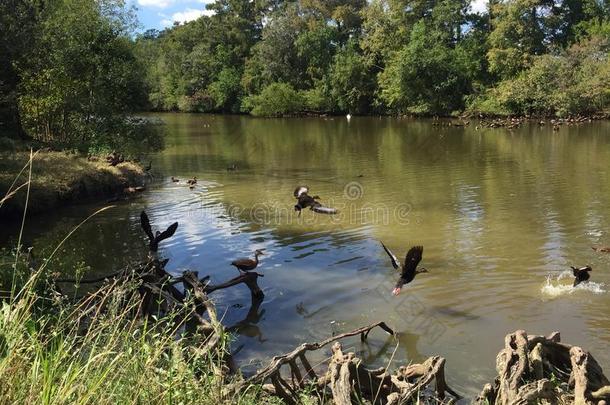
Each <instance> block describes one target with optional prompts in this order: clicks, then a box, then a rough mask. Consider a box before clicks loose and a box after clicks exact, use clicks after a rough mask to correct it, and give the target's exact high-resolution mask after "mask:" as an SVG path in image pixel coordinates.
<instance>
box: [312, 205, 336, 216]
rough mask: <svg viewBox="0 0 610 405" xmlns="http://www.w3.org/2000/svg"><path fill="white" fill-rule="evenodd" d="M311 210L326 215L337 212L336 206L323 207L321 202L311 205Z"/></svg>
mask: <svg viewBox="0 0 610 405" xmlns="http://www.w3.org/2000/svg"><path fill="white" fill-rule="evenodd" d="M311 210H312V211H313V212H317V213H318V214H326V215H334V214H337V213H339V210H338V209H336V208H330V207H325V206H323V205H322V204H316V205H313V206H312V207H311Z"/></svg>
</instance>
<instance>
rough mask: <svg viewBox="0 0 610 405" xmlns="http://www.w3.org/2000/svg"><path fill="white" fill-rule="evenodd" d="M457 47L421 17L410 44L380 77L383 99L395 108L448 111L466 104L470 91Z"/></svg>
mask: <svg viewBox="0 0 610 405" xmlns="http://www.w3.org/2000/svg"><path fill="white" fill-rule="evenodd" d="M459 62H460V60H459V58H457V57H456V52H455V50H453V49H451V48H449V47H447V46H445V45H444V44H443V41H441V40H439V38H438V34H436V35H435V32H434V31H432V30H431V29H430V28H428V27H427V26H426V24H425V22H424V20H421V21H420V22H418V23H417V24H416V25H415V27H414V28H413V31H412V33H411V38H410V41H409V43H408V45H406V46H404V47H403V48H402V49H401V50H400V51H398V52H396V53H395V54H394V55H393V57H392V58H391V59H390V60H389V61H388V64H387V66H386V69H385V70H384V71H383V72H382V73H381V74H380V76H379V86H380V88H381V99H382V101H383V102H385V103H386V104H387V105H388V106H389V107H390V108H391V109H392V110H393V111H396V112H399V113H412V114H447V113H451V112H453V111H456V110H460V109H462V108H463V106H464V100H463V96H464V95H465V94H468V92H469V87H470V84H469V81H468V79H467V77H466V75H465V69H464V67H463V66H460V64H459Z"/></svg>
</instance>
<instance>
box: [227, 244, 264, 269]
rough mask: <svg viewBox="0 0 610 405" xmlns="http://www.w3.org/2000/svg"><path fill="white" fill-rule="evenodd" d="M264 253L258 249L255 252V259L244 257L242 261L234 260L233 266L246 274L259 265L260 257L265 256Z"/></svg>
mask: <svg viewBox="0 0 610 405" xmlns="http://www.w3.org/2000/svg"><path fill="white" fill-rule="evenodd" d="M263 255H264V253H263V251H262V250H261V249H256V250H255V251H254V259H250V258H249V257H244V258H241V259H237V260H233V261H232V262H231V266H235V267H237V270H239V272H240V273H246V272H248V271H252V270H254V269H255V268H256V267H257V266H258V263H259V260H258V257H259V256H263Z"/></svg>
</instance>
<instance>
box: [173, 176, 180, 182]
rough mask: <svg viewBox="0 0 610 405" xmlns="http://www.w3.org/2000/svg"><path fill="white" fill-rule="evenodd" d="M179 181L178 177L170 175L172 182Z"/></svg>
mask: <svg viewBox="0 0 610 405" xmlns="http://www.w3.org/2000/svg"><path fill="white" fill-rule="evenodd" d="M179 181H180V179H178V178H176V177H174V176H172V182H174V183H178V182H179Z"/></svg>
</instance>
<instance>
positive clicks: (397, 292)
mask: <svg viewBox="0 0 610 405" xmlns="http://www.w3.org/2000/svg"><path fill="white" fill-rule="evenodd" d="M398 294H400V287H394V289H393V290H392V295H394V296H396V295H398Z"/></svg>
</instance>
